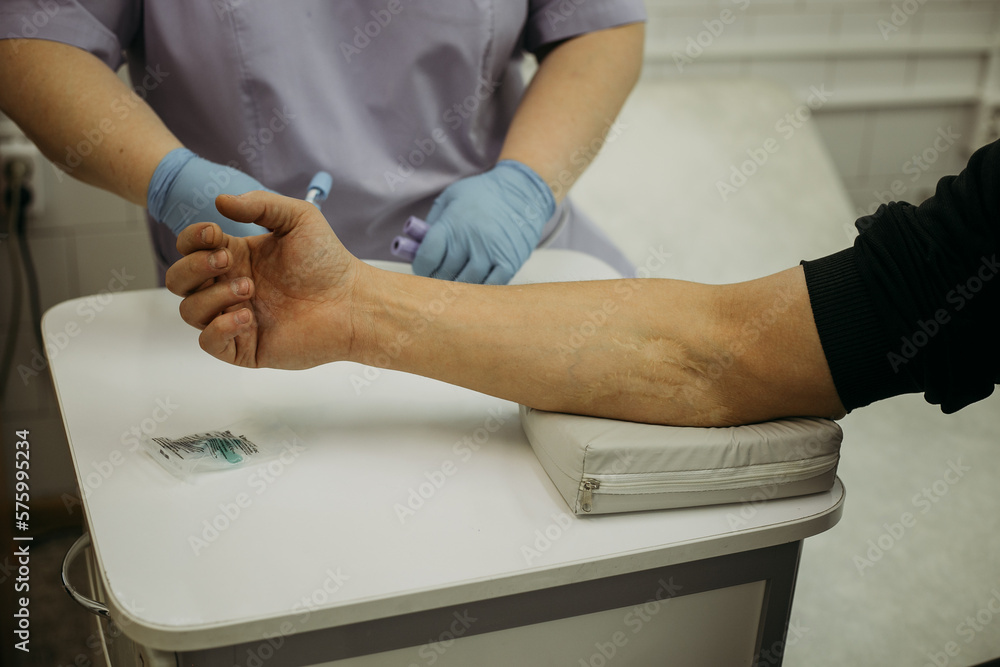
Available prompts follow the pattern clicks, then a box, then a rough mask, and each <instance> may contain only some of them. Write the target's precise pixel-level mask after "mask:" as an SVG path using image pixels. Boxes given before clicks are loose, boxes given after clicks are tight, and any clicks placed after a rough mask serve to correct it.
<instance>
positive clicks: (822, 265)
mask: <svg viewBox="0 0 1000 667" xmlns="http://www.w3.org/2000/svg"><path fill="white" fill-rule="evenodd" d="M802 267H803V269H804V270H805V276H806V285H807V286H808V289H809V301H810V303H811V305H812V311H813V318H814V319H815V321H816V328H817V329H818V330H819V339H820V342H821V343H822V345H823V353H824V354H825V355H826V361H827V364H829V366H830V372H831V373H832V375H833V383H834V385H835V386H836V388H837V394H838V395H839V396H840V402H841V403H842V404H843V405H844V407H845V408H847V410H848V411H850V410H853V409H855V408H860V407H863V406H865V405H868V404H869V403H873V402H875V401H877V400H880V399H883V398H888V397H889V396H895V395H897V394H901V393H906V392H907V391H912V389H909V388H907V387H905V381H903V379H902V378H901V377H900V375H899V374H898V373H894V372H893V371H892V367H891V365H890V364H889V361H888V356H887V355H888V350H889V344H890V343H889V341H888V340H887V339H886V335H885V333H884V328H883V326H884V325H883V323H882V320H881V318H880V317H879V314H878V312H877V311H876V309H875V305H874V303H873V302H872V299H871V296H870V294H869V292H868V289H867V288H866V287H865V284H864V282H863V281H862V279H861V275H860V274H859V273H858V269H857V266H856V264H855V262H854V248H847V249H846V250H841V251H840V252H838V253H835V254H833V255H829V256H827V257H823V258H821V259H817V260H814V261H811V262H806V261H803V262H802Z"/></svg>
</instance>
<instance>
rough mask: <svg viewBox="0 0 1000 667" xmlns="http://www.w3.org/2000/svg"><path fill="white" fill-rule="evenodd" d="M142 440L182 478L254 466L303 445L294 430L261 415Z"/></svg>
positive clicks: (172, 471) (145, 446) (143, 444)
mask: <svg viewBox="0 0 1000 667" xmlns="http://www.w3.org/2000/svg"><path fill="white" fill-rule="evenodd" d="M140 443H141V444H142V446H143V448H144V449H145V450H146V452H147V453H149V455H150V456H152V457H153V458H154V459H156V460H157V461H158V462H159V463H160V465H162V466H163V467H164V468H166V469H167V471H169V472H171V473H173V474H174V475H176V476H178V477H180V478H182V479H184V478H187V477H190V476H191V475H194V474H199V473H205V472H217V471H220V470H233V469H236V468H241V467H244V466H250V465H255V464H257V463H261V462H264V461H269V460H271V459H274V458H277V457H279V456H281V455H282V454H284V453H285V452H289V451H292V452H295V455H297V453H298V451H299V448H300V446H301V441H300V440H299V438H298V436H296V435H295V432H294V431H292V429H290V428H288V426H286V425H285V424H283V423H282V422H280V421H277V420H270V419H269V420H263V419H258V418H249V419H244V420H241V421H238V422H236V423H235V424H232V425H230V426H227V427H225V428H222V429H219V430H216V431H205V432H202V433H192V434H190V435H185V436H181V437H178V438H167V437H162V436H158V437H155V438H154V437H150V436H145V437H143V438H142V439H141V440H140Z"/></svg>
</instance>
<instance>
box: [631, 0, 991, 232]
mask: <svg viewBox="0 0 1000 667" xmlns="http://www.w3.org/2000/svg"><path fill="white" fill-rule="evenodd" d="M646 5H647V7H648V9H649V12H650V21H649V26H648V37H647V64H646V69H645V75H646V76H647V77H689V76H690V77H734V76H754V77H764V78H768V79H773V80H776V81H779V82H781V83H784V84H786V85H788V86H790V87H792V88H793V89H795V90H796V91H798V93H799V94H800V95H801V96H802V97H803V99H804V98H805V96H806V95H808V93H809V91H810V89H811V88H812V87H813V86H816V87H822V88H823V89H824V90H826V91H829V92H830V93H831V94H832V95H831V97H830V100H829V102H827V103H826V104H824V106H823V107H822V108H821V109H819V110H818V111H817V113H816V116H815V123H816V126H817V128H818V129H819V131H820V133H821V134H822V136H823V138H824V140H825V141H826V144H827V147H828V149H829V150H830V154H831V156H832V157H833V159H834V162H835V163H836V165H837V168H838V171H839V172H840V176H841V178H842V179H843V182H844V185H845V187H846V188H847V190H848V192H849V194H850V196H851V199H852V202H853V204H854V207H855V210H856V212H857V213H858V214H859V215H861V214H863V213H869V212H871V211H872V210H873V209H874V208H875V207H877V205H878V203H879V201H880V199H881V198H884V197H883V196H882V193H884V192H886V191H888V190H889V188H890V186H891V185H892V183H893V182H894V181H901V182H902V183H901V185H900V186H897V188H896V189H897V191H900V190H901V192H902V193H901V194H898V195H895V196H893V197H892V199H904V200H908V201H911V202H912V203H917V202H918V201H922V200H923V199H925V198H926V197H927V196H928V195H929V194H931V192H932V191H933V190H932V189H933V186H934V184H935V183H936V181H937V179H938V178H939V177H941V176H943V175H946V174H949V173H955V172H956V171H957V170H959V169H961V167H962V165H964V163H965V161H966V159H967V158H968V156H969V154H970V150H969V149H970V148H972V147H975V146H979V145H982V144H983V143H987V142H988V141H991V140H992V139H994V138H996V136H997V127H996V125H995V121H993V119H994V115H995V113H996V109H997V108H998V107H1000V104H998V103H1000V98H998V92H997V91H998V90H1000V76H998V73H997V70H996V67H997V62H996V53H997V50H998V41H997V36H998V17H1000V3H997V2H995V1H982V0H979V1H955V0H951V1H948V0H906V1H905V2H904V1H903V0H898V1H896V2H885V1H881V0H843V1H831V0H714V1H713V0H709V1H703V0H646ZM723 12H728V15H724V14H723ZM706 22H708V25H706ZM727 22H728V23H727ZM692 44H693V46H692ZM699 49H700V50H701V51H700V53H699ZM691 54H694V57H691ZM681 56H686V57H688V58H689V59H690V60H692V61H693V62H691V63H687V62H684V61H683V60H682V59H680V57H681ZM991 63H992V64H991ZM991 68H992V69H991ZM980 115H982V118H983V119H985V120H989V121H993V122H990V123H982V124H981V125H982V126H983V128H982V129H980V130H979V131H977V126H979V125H980V123H978V122H977V121H978V120H980ZM948 128H951V132H952V133H954V134H958V135H960V139H959V140H958V141H956V142H955V144H954V145H953V146H951V147H950V148H949V149H948V150H946V151H945V152H943V153H940V154H936V151H935V150H934V148H933V145H934V140H935V138H936V136H937V135H938V131H939V130H942V131H944V132H947V131H948ZM939 145H940V143H939ZM925 151H927V156H926V157H927V158H931V159H929V160H927V161H926V162H925V163H924V164H926V165H927V166H926V168H925V167H924V166H923V165H921V164H918V163H916V162H915V161H914V158H915V157H921V156H922V155H923V153H924V152H925ZM904 172H906V173H904Z"/></svg>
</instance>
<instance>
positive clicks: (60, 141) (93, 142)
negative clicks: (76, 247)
mask: <svg viewBox="0 0 1000 667" xmlns="http://www.w3.org/2000/svg"><path fill="white" fill-rule="evenodd" d="M0 110H2V111H3V112H4V113H5V114H7V115H8V116H10V117H11V119H12V120H13V121H14V122H15V123H17V124H18V126H19V127H20V128H21V130H22V131H23V132H24V133H25V134H26V135H27V136H28V138H30V139H31V140H32V141H34V142H35V144H36V145H37V146H38V147H39V149H40V150H41V151H42V153H43V154H44V155H45V156H46V157H47V158H48V159H50V160H51V161H52V162H54V163H55V164H57V165H59V166H60V167H61V168H62V169H64V170H65V171H66V172H67V173H69V174H70V175H71V176H73V177H75V178H78V179H80V180H81V181H83V182H85V183H89V184H91V185H95V186H97V187H99V188H103V189H105V190H108V191H110V192H113V193H115V194H117V195H119V196H121V197H123V198H125V199H127V200H128V201H130V202H132V203H134V204H139V205H140V206H145V205H146V191H147V188H148V186H149V181H150V179H151V178H152V176H153V172H154V171H155V170H156V166H157V164H159V162H160V160H161V159H162V158H163V156H164V155H166V154H167V153H168V152H170V151H171V150H173V149H174V148H179V147H180V146H181V143H180V141H178V140H177V138H176V137H174V135H173V134H172V133H171V132H170V130H168V129H167V127H166V126H165V125H164V124H163V122H162V121H161V120H160V119H159V117H158V116H157V115H156V114H155V113H154V112H153V110H152V109H151V108H150V107H149V106H148V105H147V104H146V103H145V102H144V101H143V100H142V99H140V98H139V97H138V96H137V95H136V94H135V93H134V92H133V91H132V90H131V89H130V88H129V87H128V86H127V85H125V84H124V83H123V82H122V81H121V79H119V78H118V77H117V76H116V75H115V73H114V72H112V71H111V70H110V69H108V67H107V66H106V65H105V64H104V63H102V62H101V61H100V60H98V59H97V58H96V57H94V56H93V55H91V54H90V53H87V52H86V51H83V50H82V49H78V48H76V47H74V46H69V45H67V44H62V43H59V42H52V41H47V40H42V39H5V40H0Z"/></svg>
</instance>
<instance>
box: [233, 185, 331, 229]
mask: <svg viewBox="0 0 1000 667" xmlns="http://www.w3.org/2000/svg"><path fill="white" fill-rule="evenodd" d="M215 207H216V208H217V209H218V210H219V213H221V214H222V215H224V216H226V217H227V218H229V219H230V220H235V221H236V222H252V223H256V224H258V225H260V226H261V227H266V228H267V229H270V230H271V231H272V232H274V233H275V234H276V235H278V236H283V235H285V234H287V233H289V232H290V231H292V230H293V229H294V228H295V227H297V226H299V225H301V224H306V223H307V221H308V220H309V214H310V213H314V214H319V215H320V217H322V214H320V213H319V211H318V209H317V208H316V207H315V206H313V205H312V204H309V203H307V202H305V201H303V200H301V199H294V198H292V197H284V196H282V195H279V194H277V193H274V192H268V191H266V190H253V191H251V192H247V193H245V194H242V195H219V196H218V197H216V198H215Z"/></svg>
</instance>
